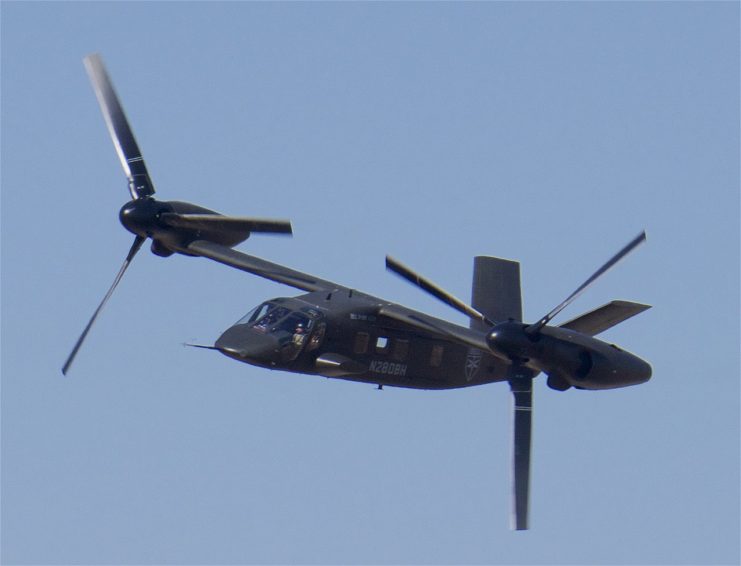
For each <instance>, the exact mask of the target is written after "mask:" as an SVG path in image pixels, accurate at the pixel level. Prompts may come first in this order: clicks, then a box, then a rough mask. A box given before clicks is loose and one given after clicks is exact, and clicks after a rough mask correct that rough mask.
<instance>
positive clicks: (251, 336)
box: [214, 324, 279, 367]
mask: <svg viewBox="0 0 741 566" xmlns="http://www.w3.org/2000/svg"><path fill="white" fill-rule="evenodd" d="M214 346H215V347H216V349H217V350H219V352H221V353H222V354H224V355H226V356H229V357H230V358H234V359H235V360H239V361H241V362H247V363H250V364H255V365H261V366H267V367H271V366H273V365H275V363H276V362H277V361H278V353H279V348H278V340H277V339H276V338H275V337H274V336H271V335H270V334H263V333H262V332H259V331H257V330H254V329H253V328H250V327H248V326H247V325H246V324H237V325H235V326H232V327H230V328H228V329H227V330H226V331H225V332H224V333H223V334H222V335H221V336H220V337H219V339H218V340H216V344H214Z"/></svg>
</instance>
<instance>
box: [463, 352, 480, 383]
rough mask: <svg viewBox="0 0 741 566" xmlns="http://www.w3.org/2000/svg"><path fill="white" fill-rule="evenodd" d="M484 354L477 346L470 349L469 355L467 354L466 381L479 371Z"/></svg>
mask: <svg viewBox="0 0 741 566" xmlns="http://www.w3.org/2000/svg"><path fill="white" fill-rule="evenodd" d="M482 356H483V354H482V353H481V350H477V349H475V348H471V349H470V350H468V356H466V381H471V380H472V379H473V378H474V377H476V375H477V374H478V373H479V366H480V365H481V357H482Z"/></svg>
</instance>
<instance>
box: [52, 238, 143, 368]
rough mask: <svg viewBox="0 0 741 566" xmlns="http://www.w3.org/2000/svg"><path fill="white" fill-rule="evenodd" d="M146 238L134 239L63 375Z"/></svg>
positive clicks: (74, 349) (66, 364)
mask: <svg viewBox="0 0 741 566" xmlns="http://www.w3.org/2000/svg"><path fill="white" fill-rule="evenodd" d="M144 240H146V238H142V237H141V236H137V237H136V238H135V239H134V244H133V245H132V246H131V249H130V250H129V253H128V255H127V256H126V259H125V260H124V262H123V265H122V266H121V269H119V270H118V274H117V275H116V278H115V279H114V280H113V285H111V288H110V289H108V292H107V293H106V295H105V297H103V300H102V301H101V302H100V304H99V305H98V308H97V309H95V312H94V313H93V316H92V317H91V318H90V322H88V323H87V326H86V327H85V330H83V331H82V334H81V335H80V337H79V338H78V339H77V343H76V344H75V347H74V348H72V352H71V353H70V355H69V357H68V358H67V361H66V362H64V366H63V367H62V374H63V375H67V371H69V368H70V366H71V365H72V362H73V361H74V359H75V356H76V355H77V351H78V350H79V349H80V346H82V342H83V341H84V340H85V337H86V336H87V333H88V332H89V331H90V328H91V327H92V326H93V323H94V322H95V319H96V318H98V314H100V311H101V310H103V307H104V306H105V304H106V303H107V302H108V299H110V298H111V295H112V294H113V290H114V289H115V288H116V285H118V283H119V281H121V278H122V277H123V274H124V273H125V272H126V268H127V267H128V266H129V264H130V263H131V260H132V259H134V256H135V255H136V252H138V251H139V249H140V248H141V247H142V244H143V243H144Z"/></svg>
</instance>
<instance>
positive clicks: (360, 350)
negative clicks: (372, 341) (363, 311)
mask: <svg viewBox="0 0 741 566" xmlns="http://www.w3.org/2000/svg"><path fill="white" fill-rule="evenodd" d="M369 338H370V336H369V335H368V333H367V332H358V333H357V334H356V335H355V345H354V347H353V352H355V353H356V354H365V353H366V352H367V351H368V340H369Z"/></svg>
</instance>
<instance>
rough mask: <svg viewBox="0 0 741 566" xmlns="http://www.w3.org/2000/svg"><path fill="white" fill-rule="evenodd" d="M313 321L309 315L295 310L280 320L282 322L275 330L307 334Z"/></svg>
mask: <svg viewBox="0 0 741 566" xmlns="http://www.w3.org/2000/svg"><path fill="white" fill-rule="evenodd" d="M312 322H313V321H312V320H311V319H310V318H309V317H308V316H306V315H303V314H300V313H296V312H295V313H293V314H291V316H287V317H286V318H285V319H284V320H282V321H281V322H280V324H278V325H277V326H275V328H273V332H275V331H277V330H285V331H286V332H290V333H292V334H306V333H308V332H309V330H310V329H311V326H312Z"/></svg>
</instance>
